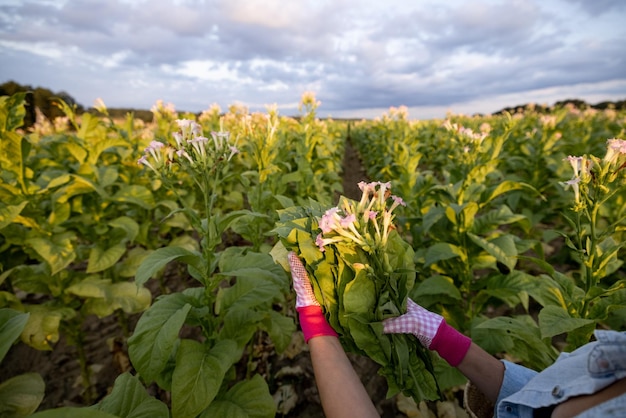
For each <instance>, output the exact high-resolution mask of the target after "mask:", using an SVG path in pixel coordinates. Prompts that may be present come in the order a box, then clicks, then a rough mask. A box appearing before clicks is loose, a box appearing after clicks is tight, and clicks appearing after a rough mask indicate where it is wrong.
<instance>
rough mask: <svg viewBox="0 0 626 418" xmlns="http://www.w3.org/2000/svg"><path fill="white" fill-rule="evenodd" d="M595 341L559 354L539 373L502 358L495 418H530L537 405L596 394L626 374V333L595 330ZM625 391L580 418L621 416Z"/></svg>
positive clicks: (557, 402)
mask: <svg viewBox="0 0 626 418" xmlns="http://www.w3.org/2000/svg"><path fill="white" fill-rule="evenodd" d="M594 334H595V337H596V340H597V341H594V342H591V343H588V344H586V345H584V346H582V347H581V348H579V349H577V350H575V351H573V352H571V353H562V354H561V355H560V356H559V357H558V358H557V360H556V361H555V362H554V364H553V365H551V366H550V367H548V368H546V369H545V370H543V371H542V372H540V373H537V372H535V371H532V370H529V369H527V368H525V367H522V366H519V365H516V364H513V363H510V362H508V361H503V363H504V366H505V372H504V381H503V382H502V387H501V388H500V393H499V394H498V399H497V401H496V410H495V415H496V417H498V418H508V417H522V418H532V417H533V411H534V410H535V409H536V408H541V407H547V406H553V405H557V404H559V403H561V402H563V401H565V400H567V399H569V398H571V397H574V396H578V395H588V394H592V393H595V392H597V391H599V390H601V389H603V388H605V387H607V386H608V385H610V384H612V383H614V382H616V381H618V380H620V379H623V378H625V377H626V332H617V331H605V330H596V331H595V333H594ZM625 410H626V394H624V395H621V396H618V397H616V398H613V399H612V400H610V401H607V402H604V403H602V404H599V405H597V406H595V407H593V408H591V409H589V410H587V411H585V412H584V413H582V414H580V415H579V417H580V418H583V417H584V418H589V417H624V416H626V415H624V411H625Z"/></svg>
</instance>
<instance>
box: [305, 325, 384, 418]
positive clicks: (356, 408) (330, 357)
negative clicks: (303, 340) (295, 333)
mask: <svg viewBox="0 0 626 418" xmlns="http://www.w3.org/2000/svg"><path fill="white" fill-rule="evenodd" d="M309 349H310V352H311V362H312V364H313V372H314V373H315V381H316V383H317V388H318V391H319V394H320V399H321V401H322V407H323V408H324V413H325V415H326V417H327V418H343V417H350V418H351V417H365V418H367V417H380V415H379V414H378V412H377V411H376V408H375V407H374V404H373V403H372V401H371V399H370V397H369V395H368V393H367V392H366V390H365V387H364V386H363V384H362V383H361V380H360V379H359V376H358V375H357V374H356V372H355V371H354V368H353V367H352V364H351V363H350V360H349V359H348V356H347V355H346V353H345V351H344V349H343V347H342V346H341V343H340V342H339V339H338V338H337V337H333V336H321V337H315V338H311V340H309Z"/></svg>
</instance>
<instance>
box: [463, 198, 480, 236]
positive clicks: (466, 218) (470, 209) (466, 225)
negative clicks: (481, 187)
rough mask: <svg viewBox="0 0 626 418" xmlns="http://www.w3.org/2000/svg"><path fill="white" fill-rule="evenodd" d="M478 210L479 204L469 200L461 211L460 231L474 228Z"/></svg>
mask: <svg viewBox="0 0 626 418" xmlns="http://www.w3.org/2000/svg"><path fill="white" fill-rule="evenodd" d="M477 212H478V204H477V203H476V202H469V203H466V204H465V205H464V206H463V210H462V211H461V213H460V217H461V220H462V223H461V225H460V227H459V232H465V231H469V230H470V229H471V228H472V225H474V217H475V216H476V213H477Z"/></svg>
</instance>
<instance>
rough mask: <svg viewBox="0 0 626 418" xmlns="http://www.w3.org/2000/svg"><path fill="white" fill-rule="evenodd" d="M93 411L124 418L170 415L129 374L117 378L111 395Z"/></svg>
mask: <svg viewBox="0 0 626 418" xmlns="http://www.w3.org/2000/svg"><path fill="white" fill-rule="evenodd" d="M93 409H97V410H100V411H103V412H107V413H109V414H113V415H117V416H120V417H124V418H159V417H163V418H169V415H170V413H169V410H168V408H167V406H166V405H165V404H164V403H163V402H161V401H159V400H157V399H155V398H153V397H151V396H150V395H148V393H147V392H146V389H145V388H144V387H143V386H142V384H141V382H140V381H139V379H138V378H137V377H135V376H133V375H131V374H130V373H123V374H121V375H120V376H118V377H117V379H115V384H114V385H113V390H112V391H111V393H110V394H109V395H108V396H107V397H106V398H104V399H103V400H102V402H100V403H99V404H97V405H95V406H94V408H93Z"/></svg>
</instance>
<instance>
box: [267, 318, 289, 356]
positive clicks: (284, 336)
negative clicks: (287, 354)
mask: <svg viewBox="0 0 626 418" xmlns="http://www.w3.org/2000/svg"><path fill="white" fill-rule="evenodd" d="M267 314H268V316H267V319H265V320H264V321H263V324H264V326H265V330H266V331H267V333H268V334H269V336H270V338H271V340H272V342H273V343H274V346H275V347H276V351H277V352H278V353H282V352H283V351H284V350H285V349H286V348H287V346H288V345H289V344H290V343H291V338H292V336H293V333H294V332H296V324H295V322H294V321H293V318H289V317H286V316H285V315H282V314H280V313H278V312H276V311H268V312H267Z"/></svg>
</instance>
